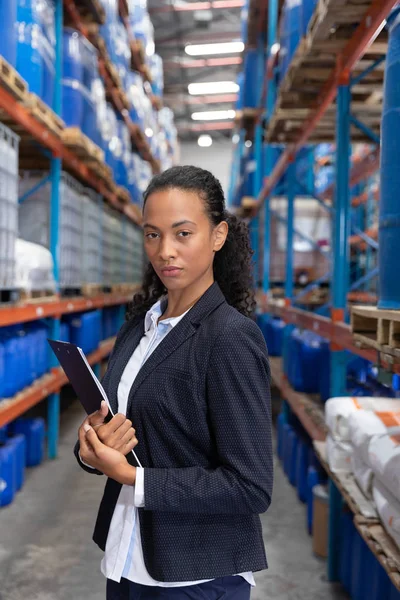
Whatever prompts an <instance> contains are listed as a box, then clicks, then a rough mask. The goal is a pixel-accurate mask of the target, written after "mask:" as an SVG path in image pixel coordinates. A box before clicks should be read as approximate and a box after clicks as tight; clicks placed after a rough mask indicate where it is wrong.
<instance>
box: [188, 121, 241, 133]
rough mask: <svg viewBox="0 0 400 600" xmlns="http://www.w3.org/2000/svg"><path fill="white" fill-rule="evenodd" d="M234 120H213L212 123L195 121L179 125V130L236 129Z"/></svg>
mask: <svg viewBox="0 0 400 600" xmlns="http://www.w3.org/2000/svg"><path fill="white" fill-rule="evenodd" d="M234 127H235V123H234V121H212V122H210V123H195V124H193V125H181V126H178V131H195V132H201V131H217V130H221V129H234Z"/></svg>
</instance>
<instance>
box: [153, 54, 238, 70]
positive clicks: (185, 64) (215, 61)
mask: <svg viewBox="0 0 400 600" xmlns="http://www.w3.org/2000/svg"><path fill="white" fill-rule="evenodd" d="M242 62H243V59H242V57H241V56H233V57H221V58H203V59H199V60H179V59H178V60H166V61H164V67H168V68H170V69H174V68H179V69H199V68H202V67H203V68H204V67H229V66H232V65H241V64H242Z"/></svg>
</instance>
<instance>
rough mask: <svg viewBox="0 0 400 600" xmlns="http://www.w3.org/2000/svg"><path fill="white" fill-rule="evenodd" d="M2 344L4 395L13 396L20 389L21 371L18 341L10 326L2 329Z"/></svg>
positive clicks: (6, 396)
mask: <svg viewBox="0 0 400 600" xmlns="http://www.w3.org/2000/svg"><path fill="white" fill-rule="evenodd" d="M1 339H2V345H3V349H4V374H5V377H4V381H3V396H4V397H5V398H11V397H12V396H14V395H15V394H16V393H17V391H18V390H19V389H21V385H20V379H21V378H20V372H19V368H18V341H17V338H16V336H15V334H13V332H12V331H10V330H9V329H8V328H7V330H5V331H4V330H3V331H2V335H1Z"/></svg>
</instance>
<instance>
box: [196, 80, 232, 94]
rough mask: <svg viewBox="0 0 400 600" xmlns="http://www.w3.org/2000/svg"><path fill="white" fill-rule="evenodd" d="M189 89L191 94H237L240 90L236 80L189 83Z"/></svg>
mask: <svg viewBox="0 0 400 600" xmlns="http://www.w3.org/2000/svg"><path fill="white" fill-rule="evenodd" d="M188 90H189V94H190V95H191V96H199V95H202V94H236V93H237V92H238V91H239V86H238V84H237V83H235V82H234V81H209V82H207V83H189V85H188Z"/></svg>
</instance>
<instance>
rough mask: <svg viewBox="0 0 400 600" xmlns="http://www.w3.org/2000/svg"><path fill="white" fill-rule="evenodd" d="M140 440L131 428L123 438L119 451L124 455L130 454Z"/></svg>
mask: <svg viewBox="0 0 400 600" xmlns="http://www.w3.org/2000/svg"><path fill="white" fill-rule="evenodd" d="M137 444H138V440H137V438H136V435H135V431H134V429H132V428H130V430H129V431H127V433H125V435H124V436H123V437H122V438H121V440H120V443H119V447H118V450H119V451H120V452H123V453H124V454H128V452H130V451H131V450H133V448H134V447H135V446H137Z"/></svg>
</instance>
